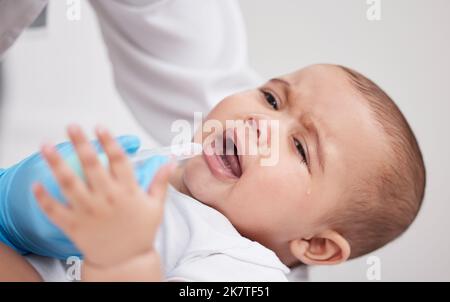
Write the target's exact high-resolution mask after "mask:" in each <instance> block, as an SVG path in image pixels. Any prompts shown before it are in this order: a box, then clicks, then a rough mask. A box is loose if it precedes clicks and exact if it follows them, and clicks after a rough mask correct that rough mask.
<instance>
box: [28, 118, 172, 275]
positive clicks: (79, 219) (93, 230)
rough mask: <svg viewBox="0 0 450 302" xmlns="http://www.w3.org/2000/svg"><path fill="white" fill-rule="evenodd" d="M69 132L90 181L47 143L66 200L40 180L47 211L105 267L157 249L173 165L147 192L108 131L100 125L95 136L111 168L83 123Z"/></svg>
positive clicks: (47, 156)
mask: <svg viewBox="0 0 450 302" xmlns="http://www.w3.org/2000/svg"><path fill="white" fill-rule="evenodd" d="M68 134H69V137H70V139H71V141H72V143H73V145H74V147H75V150H76V152H77V155H78V158H79V160H80V163H81V165H82V168H83V172H84V176H85V178H86V183H85V182H84V181H83V180H81V179H80V178H79V177H77V176H76V175H75V173H74V172H73V171H72V170H71V168H70V167H69V166H68V165H67V164H66V163H65V162H64V160H63V159H62V158H61V156H60V155H59V154H58V153H57V151H56V150H55V149H54V147H53V146H49V145H46V146H44V147H43V148H42V154H43V156H44V158H45V160H46V161H47V162H48V164H49V166H50V168H51V170H52V172H53V174H54V176H55V178H56V180H57V182H58V184H59V185H60V187H61V190H62V192H63V194H64V196H65V197H66V199H67V200H68V204H67V205H63V204H61V203H60V202H59V201H57V200H56V199H54V198H53V197H51V196H50V194H49V193H48V192H47V191H46V190H45V189H44V187H43V186H42V185H41V184H36V185H35V186H34V194H35V196H36V199H37V200H38V202H39V204H40V206H41V208H42V209H43V211H44V212H45V213H46V214H47V215H48V217H49V218H50V219H51V220H52V221H53V223H55V224H56V225H57V226H58V227H60V228H61V229H62V231H63V232H65V233H66V235H67V236H68V237H70V239H71V240H72V241H73V242H74V243H75V244H76V246H77V247H78V248H79V249H80V251H81V252H82V253H83V255H84V259H85V261H86V262H87V263H90V264H91V265H96V266H99V267H107V266H111V265H115V264H119V263H120V262H123V261H125V260H127V259H130V258H133V257H136V256H139V255H142V254H145V253H149V252H153V242H154V237H155V233H156V231H157V228H158V226H159V225H160V223H161V219H162V214H163V207H164V204H163V202H164V199H165V195H166V191H167V185H168V181H169V176H170V174H171V171H172V170H173V168H174V164H168V165H165V166H163V167H162V168H161V169H160V170H159V171H158V173H157V174H156V176H155V177H154V179H153V182H152V185H151V187H150V189H149V191H148V192H144V191H143V190H141V188H140V187H139V186H138V183H137V182H136V180H135V176H134V171H133V166H132V164H131V163H130V161H129V160H128V158H127V157H126V155H125V154H124V152H123V151H122V149H121V147H120V146H119V145H118V144H117V142H116V141H115V140H114V139H113V138H112V136H111V135H110V134H109V133H108V132H107V131H106V130H104V129H101V128H98V129H97V136H98V139H99V141H100V143H101V145H102V147H103V149H104V152H105V153H106V155H107V156H108V160H109V170H108V169H106V168H104V167H103V166H102V164H101V163H100V161H99V160H98V158H97V155H96V152H95V150H94V148H93V147H92V145H91V144H90V143H89V141H88V140H87V138H86V137H85V135H84V134H83V132H82V131H81V129H80V128H79V127H77V126H72V127H69V130H68Z"/></svg>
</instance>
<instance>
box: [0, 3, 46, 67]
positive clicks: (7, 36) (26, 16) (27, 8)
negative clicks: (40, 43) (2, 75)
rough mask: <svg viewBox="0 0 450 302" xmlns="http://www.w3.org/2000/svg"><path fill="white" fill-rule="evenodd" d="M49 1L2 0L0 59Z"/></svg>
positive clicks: (0, 10) (0, 5)
mask: <svg viewBox="0 0 450 302" xmlns="http://www.w3.org/2000/svg"><path fill="white" fill-rule="evenodd" d="M47 3H48V0H0V59H1V58H2V57H3V55H4V54H5V52H6V50H8V48H9V47H10V46H11V45H12V44H13V43H14V41H15V40H16V39H17V38H18V37H19V35H20V34H21V33H22V31H23V30H24V29H25V28H26V27H27V26H29V25H30V24H31V23H33V21H34V20H35V19H36V18H37V16H39V14H40V12H41V11H42V9H43V8H44V7H45V6H46V5H47Z"/></svg>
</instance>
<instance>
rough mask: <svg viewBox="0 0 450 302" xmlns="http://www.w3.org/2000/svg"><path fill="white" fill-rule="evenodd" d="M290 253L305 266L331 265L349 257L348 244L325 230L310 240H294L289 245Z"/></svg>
mask: <svg viewBox="0 0 450 302" xmlns="http://www.w3.org/2000/svg"><path fill="white" fill-rule="evenodd" d="M289 247H290V250H291V253H292V254H293V255H294V256H295V257H296V258H297V259H298V260H300V261H301V262H302V263H304V264H307V265H332V264H339V263H341V262H344V261H346V260H347V259H348V258H349V257H350V244H349V243H348V241H347V240H346V239H345V238H344V237H342V236H341V234H339V233H337V232H336V231H333V230H327V231H324V232H322V233H319V234H317V235H315V236H313V237H311V238H308V239H305V238H301V239H295V240H292V241H291V242H290V243H289Z"/></svg>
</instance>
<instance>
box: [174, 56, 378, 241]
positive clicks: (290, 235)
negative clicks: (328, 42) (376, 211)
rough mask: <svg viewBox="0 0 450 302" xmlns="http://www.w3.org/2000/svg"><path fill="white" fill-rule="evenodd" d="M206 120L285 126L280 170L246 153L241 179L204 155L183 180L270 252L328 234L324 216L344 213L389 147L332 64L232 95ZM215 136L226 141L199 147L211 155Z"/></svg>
mask: <svg viewBox="0 0 450 302" xmlns="http://www.w3.org/2000/svg"><path fill="white" fill-rule="evenodd" d="M206 120H207V121H208V120H217V121H219V122H220V124H221V125H222V126H223V127H224V128H226V121H227V120H243V121H257V122H260V121H262V120H272V121H273V120H275V121H278V125H279V127H278V134H276V135H277V136H278V137H277V140H278V146H277V148H272V149H271V152H274V150H276V152H278V156H277V158H278V160H277V161H276V163H275V164H274V165H263V164H262V163H261V160H262V158H263V157H264V156H262V155H260V154H253V155H248V154H243V155H240V156H239V162H238V164H239V165H240V168H239V169H238V170H237V173H236V167H235V171H234V173H233V170H232V169H226V168H224V166H223V162H221V159H220V157H215V156H214V155H212V156H207V155H204V156H199V157H196V158H193V159H191V160H190V161H188V162H187V163H186V166H185V168H184V174H183V180H184V184H185V185H186V187H187V189H188V190H189V191H190V193H191V195H192V196H193V197H194V198H196V199H198V200H200V201H201V202H203V203H205V204H207V205H209V206H211V207H214V208H215V209H217V210H218V211H220V212H221V213H223V214H224V215H225V216H226V217H227V218H228V219H229V220H230V221H231V223H232V224H233V225H234V226H235V227H236V228H237V230H238V231H239V232H240V233H241V234H243V235H244V236H246V237H248V238H250V239H253V240H257V241H259V242H261V243H263V244H265V245H267V246H269V247H270V246H280V245H282V244H284V243H288V242H289V241H290V240H293V239H297V238H308V237H311V236H314V235H315V233H316V232H319V231H321V230H322V229H323V228H326V226H324V225H322V220H323V219H322V218H323V217H324V215H326V214H329V213H330V211H333V210H334V209H336V208H337V207H338V206H340V203H342V202H343V200H344V197H345V193H346V188H349V187H350V186H351V185H352V184H353V183H354V182H355V180H357V178H358V177H359V176H361V175H364V174H366V173H367V172H368V171H370V170H371V169H372V168H373V167H374V163H375V162H376V161H377V160H378V158H379V156H378V154H379V153H380V150H381V148H382V143H381V141H382V134H381V132H380V129H379V126H378V125H377V124H376V123H375V122H374V119H373V117H372V115H371V113H370V111H369V108H368V106H367V104H366V101H365V100H363V99H362V97H361V96H360V95H359V94H358V93H357V92H356V91H355V89H354V88H353V87H352V86H351V84H350V83H349V81H348V79H347V78H346V75H345V74H344V73H343V72H342V71H341V70H340V69H339V68H337V67H334V66H328V65H314V66H310V67H307V68H305V69H302V70H300V71H297V72H294V73H292V74H289V75H286V76H283V77H280V78H277V79H273V80H271V81H269V82H267V83H266V84H265V85H263V86H262V87H259V88H258V89H254V90H250V91H245V92H242V93H238V94H235V95H232V96H229V97H227V98H225V99H224V100H223V101H222V102H221V103H219V104H218V105H217V106H216V107H215V108H214V109H213V110H212V111H211V112H210V114H209V115H208V116H207V118H206ZM256 124H258V123H256ZM259 124H262V123H259ZM254 125H255V124H254ZM255 128H256V127H255ZM253 129H254V128H253ZM255 131H256V130H255ZM237 133H238V132H237ZM209 135H218V134H217V133H213V132H209V131H205V130H204V129H203V131H199V132H198V133H197V134H196V136H195V138H194V140H195V141H197V142H201V143H203V145H204V149H205V150H206V149H210V145H211V140H210V139H207V138H208V136H209ZM220 135H222V133H220ZM270 135H272V136H273V135H275V134H274V132H270ZM209 138H211V137H209ZM273 139H274V137H271V138H270V140H273ZM236 140H237V141H239V142H240V143H237V144H241V145H242V144H244V142H245V143H246V144H257V145H258V144H263V143H267V142H268V141H267V140H266V141H262V140H261V141H260V140H253V141H248V140H249V136H248V135H244V136H242V137H237V139H236ZM238 149H239V148H238ZM265 158H267V154H266V155H265ZM239 170H241V172H239ZM235 174H237V175H235Z"/></svg>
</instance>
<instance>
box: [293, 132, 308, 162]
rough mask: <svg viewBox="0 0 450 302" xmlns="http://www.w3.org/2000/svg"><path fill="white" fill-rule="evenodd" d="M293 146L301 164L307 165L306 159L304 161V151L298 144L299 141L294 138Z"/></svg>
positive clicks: (300, 144)
mask: <svg viewBox="0 0 450 302" xmlns="http://www.w3.org/2000/svg"><path fill="white" fill-rule="evenodd" d="M294 144H295V148H297V151H298V153H299V154H300V156H301V157H302V163H305V164H308V162H307V159H306V153H305V149H304V148H303V145H302V143H300V141H299V140H298V139H296V138H294Z"/></svg>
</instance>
